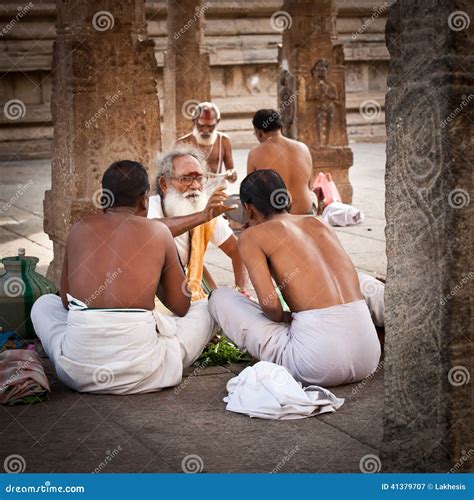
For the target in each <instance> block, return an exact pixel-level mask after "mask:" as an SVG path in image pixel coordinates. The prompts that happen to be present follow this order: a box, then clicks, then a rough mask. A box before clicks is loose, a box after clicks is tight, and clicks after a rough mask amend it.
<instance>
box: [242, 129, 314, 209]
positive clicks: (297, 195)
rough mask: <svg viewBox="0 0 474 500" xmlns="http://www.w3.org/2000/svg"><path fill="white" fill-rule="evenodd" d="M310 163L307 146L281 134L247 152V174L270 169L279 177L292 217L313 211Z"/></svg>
mask: <svg viewBox="0 0 474 500" xmlns="http://www.w3.org/2000/svg"><path fill="white" fill-rule="evenodd" d="M312 168H313V162H312V159H311V153H310V152H309V149H308V147H307V146H306V145H305V144H303V143H302V142H299V141H294V140H292V139H288V138H286V137H284V136H282V135H281V134H278V135H274V136H272V137H271V138H269V139H268V140H266V141H265V142H262V143H261V144H259V145H258V146H256V147H255V148H254V149H252V150H251V151H250V153H249V157H248V162H247V174H250V173H252V172H254V171H255V170H263V169H272V170H275V171H276V172H278V173H279V174H280V176H281V177H282V179H283V181H284V182H285V184H286V186H287V188H288V190H289V192H290V195H291V198H292V206H291V213H292V214H300V215H306V214H308V213H310V211H311V208H312V203H313V202H312V196H311V191H310V189H309V183H310V179H311V173H312Z"/></svg>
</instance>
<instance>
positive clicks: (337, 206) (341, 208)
mask: <svg viewBox="0 0 474 500" xmlns="http://www.w3.org/2000/svg"><path fill="white" fill-rule="evenodd" d="M322 217H323V219H324V220H325V221H326V222H327V223H328V224H330V225H331V226H353V225H354V224H359V223H360V222H362V221H363V220H364V214H363V213H362V212H361V211H360V210H358V209H357V208H354V207H353V206H351V205H346V204H345V203H341V202H339V201H333V202H332V203H330V204H329V205H328V206H327V207H326V208H325V209H324V210H323V213H322Z"/></svg>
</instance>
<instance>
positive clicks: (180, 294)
mask: <svg viewBox="0 0 474 500" xmlns="http://www.w3.org/2000/svg"><path fill="white" fill-rule="evenodd" d="M159 231H160V235H159V236H158V237H159V239H160V245H162V246H163V245H164V248H165V259H164V263H163V268H162V270H161V276H160V281H159V283H158V288H157V291H156V296H157V297H158V298H159V299H160V300H161V302H163V304H164V305H165V306H166V307H167V308H168V309H169V310H170V311H171V312H172V313H174V314H176V315H177V316H181V317H182V316H185V315H186V313H187V312H188V310H189V307H190V305H191V295H190V294H189V293H187V287H186V276H185V274H184V271H183V268H182V266H181V263H180V261H179V257H178V251H177V250H176V246H175V244H174V241H173V237H172V236H171V233H170V231H169V230H168V229H167V228H164V227H160V228H159Z"/></svg>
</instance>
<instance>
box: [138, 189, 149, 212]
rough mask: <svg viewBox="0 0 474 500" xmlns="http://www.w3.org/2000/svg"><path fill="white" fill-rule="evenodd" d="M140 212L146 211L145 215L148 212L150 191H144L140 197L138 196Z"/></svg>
mask: <svg viewBox="0 0 474 500" xmlns="http://www.w3.org/2000/svg"><path fill="white" fill-rule="evenodd" d="M137 212H138V213H141V212H144V213H145V215H146V214H148V192H147V193H143V194H142V195H141V196H140V198H138V210H137Z"/></svg>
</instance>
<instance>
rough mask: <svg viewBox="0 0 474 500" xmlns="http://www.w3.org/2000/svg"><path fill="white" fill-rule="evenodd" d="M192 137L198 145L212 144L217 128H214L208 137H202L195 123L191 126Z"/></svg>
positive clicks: (215, 138)
mask: <svg viewBox="0 0 474 500" xmlns="http://www.w3.org/2000/svg"><path fill="white" fill-rule="evenodd" d="M193 137H194V138H195V139H196V142H197V143H198V144H199V145H200V146H212V145H213V144H214V143H215V142H216V140H217V130H216V129H214V130H213V131H212V132H211V135H210V136H209V137H208V138H205V137H202V136H201V134H200V133H199V130H198V129H197V127H196V125H194V128H193Z"/></svg>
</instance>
